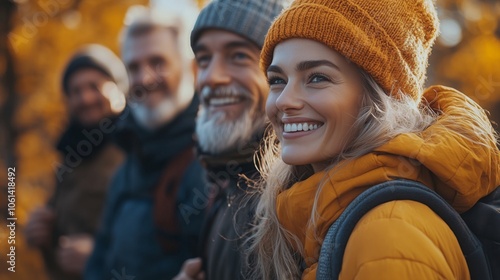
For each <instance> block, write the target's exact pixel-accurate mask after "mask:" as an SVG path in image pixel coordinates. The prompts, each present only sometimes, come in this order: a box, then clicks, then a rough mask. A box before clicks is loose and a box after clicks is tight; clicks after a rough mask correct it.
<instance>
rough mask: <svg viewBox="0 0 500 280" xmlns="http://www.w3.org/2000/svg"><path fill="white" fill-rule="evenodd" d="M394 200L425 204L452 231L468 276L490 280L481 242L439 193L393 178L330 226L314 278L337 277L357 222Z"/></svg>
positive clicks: (358, 200)
mask: <svg viewBox="0 0 500 280" xmlns="http://www.w3.org/2000/svg"><path fill="white" fill-rule="evenodd" d="M393 200H413V201H417V202H420V203H422V204H425V205H427V206H428V207H429V208H431V209H432V210H433V211H434V212H435V213H436V214H437V215H439V216H440V217H441V218H442V219H443V220H444V221H445V222H446V223H447V224H448V226H449V227H450V228H451V230H452V231H453V232H454V233H455V235H456V237H457V239H458V242H459V244H460V247H461V249H462V252H463V254H464V256H465V259H466V261H467V265H468V267H469V271H470V274H471V279H484V280H489V279H491V272H490V268H489V266H488V262H487V260H486V257H485V254H484V252H483V248H482V246H481V243H480V242H479V241H478V239H477V238H476V236H475V235H474V234H473V233H472V232H471V231H470V230H469V228H468V227H467V225H466V224H465V222H464V221H463V219H462V218H461V217H460V215H459V214H458V212H456V211H455V209H453V207H451V205H449V204H448V203H447V202H446V201H445V200H444V199H443V198H442V197H441V196H440V195H438V194H437V193H436V192H434V191H433V190H431V189H430V188H428V187H426V186H424V185H422V184H421V183H418V182H414V181H409V180H402V179H398V180H394V181H388V182H384V183H382V184H378V185H376V186H373V187H371V188H369V189H368V190H366V191H364V192H363V193H361V195H359V196H358V197H356V199H354V200H353V201H352V202H351V203H350V204H349V206H347V208H346V209H345V210H344V212H343V213H342V215H340V217H339V218H338V219H337V220H336V221H335V222H334V223H333V224H332V225H331V226H330V228H329V230H328V233H327V234H326V237H325V240H324V241H323V244H322V247H321V252H320V257H319V261H318V269H317V275H316V279H322V280H323V279H338V276H339V274H340V270H341V268H342V260H343V256H344V251H345V247H346V245H347V241H348V240H349V237H350V236H351V233H352V231H353V229H354V227H355V226H356V224H357V223H358V221H359V220H360V219H361V218H362V217H363V216H364V215H365V214H366V213H368V212H369V211H370V210H371V209H373V208H374V207H376V206H378V205H380V204H383V203H386V202H389V201H393Z"/></svg>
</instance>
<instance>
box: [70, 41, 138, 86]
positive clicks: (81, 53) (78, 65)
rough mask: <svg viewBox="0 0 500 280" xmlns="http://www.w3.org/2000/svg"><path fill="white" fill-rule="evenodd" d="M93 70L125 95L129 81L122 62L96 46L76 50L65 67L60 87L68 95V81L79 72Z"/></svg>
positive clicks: (103, 48) (110, 52)
mask: <svg viewBox="0 0 500 280" xmlns="http://www.w3.org/2000/svg"><path fill="white" fill-rule="evenodd" d="M88 68H90V69H95V70H97V71H99V72H101V73H103V74H104V75H106V76H108V77H109V78H111V79H112V80H113V81H114V82H115V83H116V85H117V86H118V88H119V89H120V91H122V92H123V93H124V94H126V93H127V91H128V87H129V81H128V76H127V70H126V69H125V66H124V65H123V62H122V61H121V60H120V58H118V56H116V55H115V54H114V53H113V52H112V51H111V50H110V49H108V48H106V47H104V46H102V45H97V44H91V45H87V46H85V47H83V48H81V49H80V50H78V51H77V52H76V53H75V54H74V55H73V57H72V58H71V59H70V60H69V62H68V64H67V65H66V69H65V70H64V72H63V77H62V87H63V90H64V92H65V93H66V94H67V93H68V90H69V89H68V86H69V80H70V78H71V77H72V76H73V74H75V73H76V72H78V71H79V70H82V69H88Z"/></svg>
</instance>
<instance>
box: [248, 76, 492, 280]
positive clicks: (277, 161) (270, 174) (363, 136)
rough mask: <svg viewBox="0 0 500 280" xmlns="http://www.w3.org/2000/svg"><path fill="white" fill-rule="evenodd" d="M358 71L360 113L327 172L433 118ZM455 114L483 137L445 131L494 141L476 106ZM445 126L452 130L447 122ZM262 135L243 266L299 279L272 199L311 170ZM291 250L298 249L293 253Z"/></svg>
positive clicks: (256, 273) (257, 274)
mask: <svg viewBox="0 0 500 280" xmlns="http://www.w3.org/2000/svg"><path fill="white" fill-rule="evenodd" d="M359 71H360V74H361V78H362V81H363V88H364V94H363V99H362V103H361V109H360V112H359V115H358V117H357V120H356V122H355V123H354V125H353V127H352V130H351V131H350V135H351V137H350V138H351V139H350V140H349V141H346V145H345V146H344V147H343V149H342V151H341V152H340V153H339V155H337V156H336V157H335V158H332V161H331V164H330V165H329V166H328V167H327V171H329V170H331V169H332V168H333V167H334V166H336V165H338V164H339V163H342V164H343V163H345V162H346V161H349V160H352V159H355V158H358V157H360V156H362V155H364V154H366V153H369V152H370V151H372V150H373V149H375V148H376V147H379V146H381V145H383V144H384V143H386V142H387V141H389V140H391V139H392V138H394V137H395V136H397V135H398V134H402V133H412V132H414V133H419V132H421V131H423V130H424V129H425V128H427V127H428V126H429V125H430V124H432V123H433V122H434V121H435V120H436V119H437V116H438V114H439V112H434V111H433V110H432V109H430V106H429V104H426V103H425V102H422V103H420V104H418V103H417V102H416V101H414V100H413V99H411V98H410V97H408V96H407V95H405V94H400V95H399V96H401V98H399V99H396V98H394V97H390V96H388V95H387V94H386V93H385V92H384V90H383V89H382V88H381V87H380V86H379V85H378V84H377V83H376V82H375V81H374V79H373V78H372V77H371V76H370V75H369V74H367V73H366V72H365V71H363V70H361V69H360V70H359ZM459 110H463V113H464V114H466V115H468V116H471V119H472V120H473V122H474V124H473V127H476V128H478V129H479V131H480V132H481V133H479V135H483V137H476V136H471V135H470V133H468V132H466V131H463V132H461V130H460V128H458V127H454V128H452V129H451V130H453V131H455V132H456V133H459V134H460V135H461V136H462V137H466V138H467V139H469V140H471V141H473V142H475V143H477V144H480V145H484V146H487V147H491V141H493V143H495V142H496V141H497V140H496V134H495V132H494V130H493V128H492V126H491V123H490V122H489V121H488V119H487V118H486V117H485V114H484V111H483V110H482V109H481V108H480V107H479V106H478V105H477V104H475V103H473V102H469V104H468V105H467V106H465V107H464V108H461V109H459ZM449 125H451V126H453V125H454V126H456V124H453V122H450V123H449ZM453 131H452V133H454V132H453ZM457 131H458V132H457ZM476 133H477V131H476ZM267 135H268V136H267V138H266V140H265V142H264V144H263V147H262V149H261V151H260V155H259V156H257V157H256V159H258V162H257V164H258V166H259V171H260V172H261V174H262V180H261V181H260V182H259V183H258V184H257V190H256V192H257V195H260V200H259V203H258V205H257V209H256V215H255V225H254V228H253V230H252V232H251V234H250V237H249V239H248V240H247V241H248V243H249V245H248V246H249V256H250V258H251V259H252V263H249V265H250V266H251V267H252V268H251V269H252V270H253V275H252V278H255V279H263V280H269V279H300V276H301V273H302V272H301V267H300V263H301V260H302V256H303V251H302V250H303V248H302V245H301V243H300V241H299V240H298V238H297V237H296V236H294V235H293V234H292V233H291V232H289V231H287V230H286V229H285V228H283V227H282V226H281V224H280V222H279V220H278V217H277V214H276V198H277V196H278V194H279V193H281V192H282V191H284V190H286V189H288V188H290V187H291V186H292V185H293V184H294V183H296V182H299V181H301V180H304V179H306V178H308V177H309V176H311V175H312V174H313V173H314V171H313V169H312V167H311V166H310V165H306V166H290V165H287V164H285V163H284V162H283V161H282V160H281V157H280V150H281V148H280V144H279V141H278V139H277V136H276V134H275V132H274V131H269V133H268V134H267ZM321 187H322V184H320V185H319V186H318V190H317V192H316V198H315V201H314V204H313V208H312V209H313V211H312V212H311V216H310V220H309V223H308V224H309V226H310V227H312V228H314V227H315V224H316V219H317V217H316V211H315V210H316V209H317V201H318V194H319V193H320V192H321ZM293 243H294V244H293ZM293 248H299V252H297V251H295V250H294V249H293Z"/></svg>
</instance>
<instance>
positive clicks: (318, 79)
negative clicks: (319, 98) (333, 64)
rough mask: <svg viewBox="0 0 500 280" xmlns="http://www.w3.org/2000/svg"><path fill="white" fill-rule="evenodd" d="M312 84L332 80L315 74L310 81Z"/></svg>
mask: <svg viewBox="0 0 500 280" xmlns="http://www.w3.org/2000/svg"><path fill="white" fill-rule="evenodd" d="M309 81H310V82H311V83H320V82H328V81H330V79H328V78H327V77H325V76H324V75H319V74H314V75H311V78H310V79H309Z"/></svg>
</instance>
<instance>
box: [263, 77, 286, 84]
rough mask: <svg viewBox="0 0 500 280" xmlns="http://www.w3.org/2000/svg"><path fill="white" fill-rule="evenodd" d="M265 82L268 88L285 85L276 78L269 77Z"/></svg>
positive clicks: (281, 80) (283, 81)
mask: <svg viewBox="0 0 500 280" xmlns="http://www.w3.org/2000/svg"><path fill="white" fill-rule="evenodd" d="M267 82H268V83H269V85H270V86H272V85H282V84H285V80H283V79H281V78H278V77H270V78H268V79H267Z"/></svg>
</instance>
